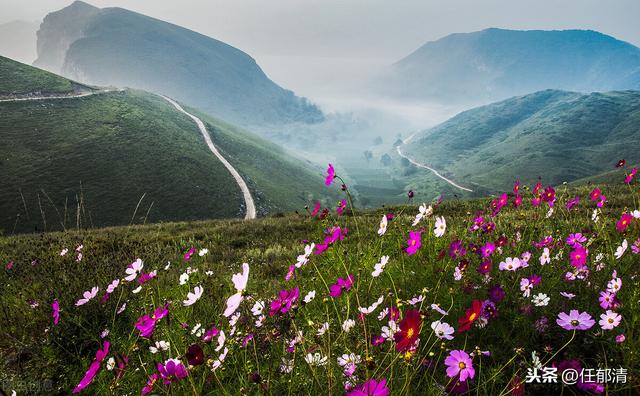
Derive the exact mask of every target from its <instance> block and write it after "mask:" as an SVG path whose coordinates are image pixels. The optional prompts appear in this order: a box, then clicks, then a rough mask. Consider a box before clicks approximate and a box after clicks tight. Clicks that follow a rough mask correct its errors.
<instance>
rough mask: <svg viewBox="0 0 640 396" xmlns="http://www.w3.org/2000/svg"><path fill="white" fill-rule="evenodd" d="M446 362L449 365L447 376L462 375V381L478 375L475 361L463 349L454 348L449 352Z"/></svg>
mask: <svg viewBox="0 0 640 396" xmlns="http://www.w3.org/2000/svg"><path fill="white" fill-rule="evenodd" d="M444 364H445V365H446V366H447V376H448V377H449V378H454V377H456V376H457V375H460V381H466V380H467V379H472V378H473V377H474V376H475V375H476V371H475V370H474V369H473V362H472V361H471V357H470V356H469V354H468V353H466V352H465V351H462V350H454V351H451V352H450V353H449V356H447V358H446V359H444Z"/></svg>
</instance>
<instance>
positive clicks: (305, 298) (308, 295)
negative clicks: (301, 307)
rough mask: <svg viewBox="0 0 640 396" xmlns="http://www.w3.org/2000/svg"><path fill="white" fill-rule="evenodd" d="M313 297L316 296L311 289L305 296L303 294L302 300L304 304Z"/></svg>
mask: <svg viewBox="0 0 640 396" xmlns="http://www.w3.org/2000/svg"><path fill="white" fill-rule="evenodd" d="M314 298H316V291H315V290H311V291H310V292H309V293H307V295H306V296H304V299H303V300H302V301H304V303H305V304H309V303H310V302H311V301H313V299H314Z"/></svg>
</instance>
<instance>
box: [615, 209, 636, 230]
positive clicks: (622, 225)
mask: <svg viewBox="0 0 640 396" xmlns="http://www.w3.org/2000/svg"><path fill="white" fill-rule="evenodd" d="M632 220H633V216H632V215H631V214H629V213H623V214H622V216H621V217H620V220H618V222H617V223H616V229H617V230H618V231H619V232H625V231H626V230H627V227H629V225H630V224H631V221H632Z"/></svg>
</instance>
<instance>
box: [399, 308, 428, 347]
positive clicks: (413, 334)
mask: <svg viewBox="0 0 640 396" xmlns="http://www.w3.org/2000/svg"><path fill="white" fill-rule="evenodd" d="M421 324H422V317H421V316H420V311H418V310H415V309H410V310H408V311H406V312H405V314H404V318H403V319H402V320H401V321H400V325H399V327H400V330H399V331H397V332H396V333H395V334H394V335H393V339H394V341H395V342H396V350H397V351H399V352H403V351H406V350H408V349H409V348H411V347H412V346H413V344H414V343H415V342H416V340H417V339H418V336H420V325H421Z"/></svg>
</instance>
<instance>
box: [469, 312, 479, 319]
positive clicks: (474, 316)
mask: <svg viewBox="0 0 640 396" xmlns="http://www.w3.org/2000/svg"><path fill="white" fill-rule="evenodd" d="M476 316H478V314H477V313H475V312H474V313H472V314H471V315H469V320H474V319H475V318H476Z"/></svg>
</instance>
